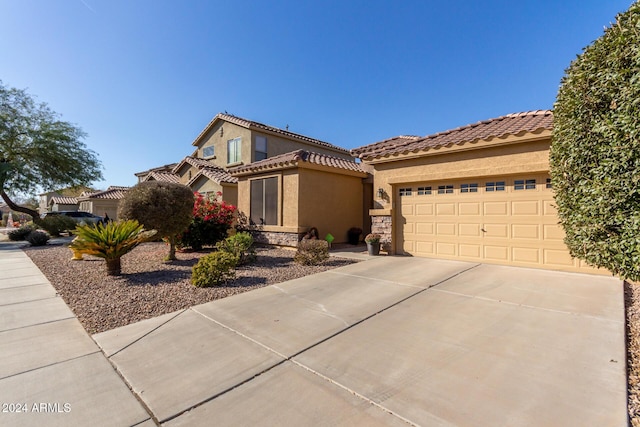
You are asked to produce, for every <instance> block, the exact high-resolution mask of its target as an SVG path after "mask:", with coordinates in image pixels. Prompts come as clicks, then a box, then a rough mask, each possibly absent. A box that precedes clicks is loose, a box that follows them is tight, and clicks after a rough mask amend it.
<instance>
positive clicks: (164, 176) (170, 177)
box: [144, 171, 180, 184]
mask: <svg viewBox="0 0 640 427" xmlns="http://www.w3.org/2000/svg"><path fill="white" fill-rule="evenodd" d="M152 179H153V180H155V181H163V182H173V183H175V184H180V177H179V176H178V175H176V174H175V173H171V172H155V171H152V172H149V174H148V175H147V176H146V177H145V178H144V180H145V181H149V180H152Z"/></svg>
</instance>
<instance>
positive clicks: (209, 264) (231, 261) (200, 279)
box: [191, 251, 238, 288]
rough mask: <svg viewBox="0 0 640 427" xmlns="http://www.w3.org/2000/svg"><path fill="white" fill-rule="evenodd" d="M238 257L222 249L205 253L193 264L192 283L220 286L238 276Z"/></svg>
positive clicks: (204, 285) (202, 286) (201, 286)
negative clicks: (236, 269)
mask: <svg viewBox="0 0 640 427" xmlns="http://www.w3.org/2000/svg"><path fill="white" fill-rule="evenodd" d="M237 263H238V259H237V258H236V257H235V256H233V255H231V254H230V253H227V252H224V251H220V252H214V253H212V254H209V255H205V256H203V257H202V258H200V260H199V261H198V263H197V264H196V265H194V266H193V271H192V274H191V283H193V284H194V286H197V287H199V288H207V287H210V286H220V285H222V284H223V283H225V282H227V281H229V280H233V279H234V278H235V277H236V271H235V268H236V266H237Z"/></svg>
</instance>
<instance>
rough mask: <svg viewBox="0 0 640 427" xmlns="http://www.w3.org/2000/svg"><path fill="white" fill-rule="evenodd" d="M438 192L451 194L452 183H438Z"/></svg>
mask: <svg viewBox="0 0 640 427" xmlns="http://www.w3.org/2000/svg"><path fill="white" fill-rule="evenodd" d="M438 194H453V185H438Z"/></svg>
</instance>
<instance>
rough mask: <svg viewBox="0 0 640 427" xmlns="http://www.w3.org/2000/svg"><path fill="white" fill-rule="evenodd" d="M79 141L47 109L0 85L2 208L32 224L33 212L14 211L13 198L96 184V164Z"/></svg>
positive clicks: (76, 131)
mask: <svg viewBox="0 0 640 427" xmlns="http://www.w3.org/2000/svg"><path fill="white" fill-rule="evenodd" d="M84 137H85V133H84V132H83V131H82V129H80V128H79V127H78V126H76V125H73V124H71V123H69V122H65V121H63V120H60V117H59V115H58V114H57V113H55V112H54V111H52V110H51V109H50V108H49V107H48V106H47V104H45V103H37V102H36V101H35V100H34V98H33V97H32V96H31V95H29V94H28V93H27V92H26V91H25V90H23V89H15V88H11V87H8V86H5V85H4V84H3V82H2V81H1V80H0V196H1V197H2V199H3V200H4V201H5V203H6V204H7V205H9V207H10V208H11V209H12V210H14V211H17V212H22V213H26V214H28V215H31V216H32V217H33V218H34V220H35V221H38V220H39V216H38V212H37V211H36V210H34V209H30V208H28V207H24V206H18V204H16V203H15V202H14V199H15V197H16V196H18V195H19V194H21V193H22V194H34V193H35V192H36V191H40V190H44V191H50V190H52V189H54V188H60V187H73V186H80V185H88V184H89V183H90V182H91V181H95V180H99V179H102V167H101V163H100V161H99V160H98V157H97V155H96V153H94V152H93V151H91V150H89V149H88V148H87V147H86V145H85V144H84V143H83V142H82V139H83V138H84Z"/></svg>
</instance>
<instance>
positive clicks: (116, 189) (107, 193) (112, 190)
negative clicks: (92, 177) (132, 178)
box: [80, 185, 129, 200]
mask: <svg viewBox="0 0 640 427" xmlns="http://www.w3.org/2000/svg"><path fill="white" fill-rule="evenodd" d="M127 191H129V187H121V186H117V185H112V186H110V187H109V188H107V189H106V190H103V191H95V192H93V193H82V196H80V198H81V199H111V200H120V199H122V198H124V196H125V194H127Z"/></svg>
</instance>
